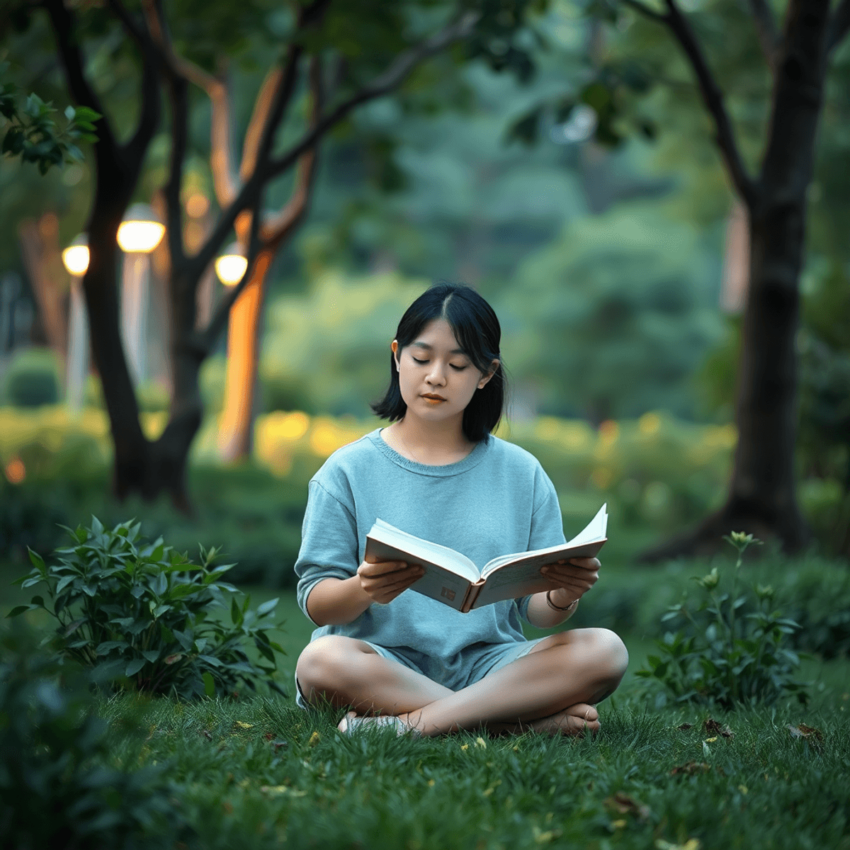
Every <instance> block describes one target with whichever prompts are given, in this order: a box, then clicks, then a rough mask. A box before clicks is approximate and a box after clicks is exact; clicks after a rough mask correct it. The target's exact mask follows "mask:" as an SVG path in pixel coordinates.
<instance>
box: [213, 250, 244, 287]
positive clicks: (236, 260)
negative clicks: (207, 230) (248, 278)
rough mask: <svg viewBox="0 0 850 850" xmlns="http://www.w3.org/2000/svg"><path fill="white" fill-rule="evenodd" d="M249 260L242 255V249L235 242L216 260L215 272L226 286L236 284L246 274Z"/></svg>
mask: <svg viewBox="0 0 850 850" xmlns="http://www.w3.org/2000/svg"><path fill="white" fill-rule="evenodd" d="M247 268H248V260H247V259H246V258H245V257H243V256H242V252H241V249H240V248H239V246H238V245H236V244H235V243H234V244H233V245H229V246H228V247H227V249H226V250H225V252H224V253H223V254H222V255H221V256H220V257H219V258H218V259H217V260H216V261H215V273H216V274H217V275H218V279H219V280H220V281H221V282H222V283H223V284H224V285H225V286H236V284H237V283H239V281H240V280H242V278H243V277H244V276H245V270H246V269H247Z"/></svg>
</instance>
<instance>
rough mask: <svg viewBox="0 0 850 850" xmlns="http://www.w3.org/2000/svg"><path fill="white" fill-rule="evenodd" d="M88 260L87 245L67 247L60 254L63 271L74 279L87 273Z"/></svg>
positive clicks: (89, 256)
mask: <svg viewBox="0 0 850 850" xmlns="http://www.w3.org/2000/svg"><path fill="white" fill-rule="evenodd" d="M90 258H91V255H90V254H89V246H88V245H69V246H68V247H67V248H66V249H65V250H64V251H63V252H62V263H63V265H64V266H65V270H66V271H67V272H68V274H71V275H74V276H75V277H82V276H83V275H84V274H85V273H86V272H87V271H88V269H89V260H90Z"/></svg>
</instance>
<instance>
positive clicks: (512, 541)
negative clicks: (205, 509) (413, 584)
mask: <svg viewBox="0 0 850 850" xmlns="http://www.w3.org/2000/svg"><path fill="white" fill-rule="evenodd" d="M378 517H380V518H381V519H383V520H385V521H386V522H389V523H390V524H391V525H394V526H396V527H397V528H400V529H402V530H403V531H407V532H409V533H410V534H415V535H416V536H417V537H423V538H426V539H428V540H432V541H434V542H435V543H440V544H442V545H443V546H449V547H451V548H452V549H455V550H457V551H458V552H462V553H463V554H464V555H466V556H467V557H468V558H471V559H472V561H474V562H475V563H476V564H477V565H478V566H479V567H482V566H484V564H486V563H487V561H489V560H491V559H492V558H495V557H498V556H499V555H505V554H508V553H512V552H524V551H526V550H528V549H541V548H543V547H548V546H555V545H557V544H559V543H563V542H564V533H563V526H562V521H561V511H560V507H559V505H558V498H557V495H556V493H555V488H554V486H553V485H552V482H551V481H550V480H549V478H548V476H547V475H546V473H545V472H544V471H543V469H542V467H541V466H540V464H539V463H538V462H537V460H536V459H535V458H534V457H533V456H532V455H530V454H529V453H528V452H526V451H525V450H524V449H521V448H519V447H518V446H515V445H513V444H511V443H507V442H505V441H504V440H501V439H499V438H497V437H493V436H491V437H489V438H488V439H487V440H485V441H483V442H480V443H478V444H476V446H475V448H474V449H473V450H472V452H471V453H470V454H469V455H467V456H466V457H465V458H464V459H463V460H461V461H458V462H457V463H453V464H449V465H447V466H426V465H423V464H420V463H416V462H414V461H411V460H408V459H407V458H405V457H403V456H402V455H400V454H399V453H398V452H396V451H395V450H394V449H392V448H391V447H390V446H389V445H387V443H385V442H384V440H383V438H382V437H381V436H380V429H377V430H375V431H373V432H372V433H370V434H367V435H366V436H365V437H362V438H361V439H359V440H357V441H356V442H354V443H351V444H350V445H348V446H345V447H343V448H341V449H339V450H338V451H336V452H334V454H332V455H331V456H330V457H329V458H328V460H327V461H326V462H325V464H324V465H323V466H322V468H321V469H320V470H319V471H318V472H317V473H316V475H315V476H314V477H313V479H312V480H311V481H310V486H309V499H308V503H307V511H306V514H305V516H304V525H303V528H302V540H301V551H300V553H299V556H298V560H297V562H296V564H295V572H296V573H297V575H298V579H299V580H298V604H299V605H300V606H301V610H302V611H304V613H305V614H307V605H306V602H307V597H308V596H309V595H310V591H311V590H312V589H313V588H314V587H315V585H316V584H317V583H318V582H320V581H322V580H323V579H326V578H338V579H347V578H350V577H351V576H353V575H354V574H355V573H356V572H357V568H358V566H359V565H360V564H361V562H362V561H363V553H364V549H365V544H366V534H367V533H368V532H369V529H370V528H371V527H372V525H373V523H374V522H375V520H376V519H377V518H378ZM528 599H529V597H525V598H523V599H520V600H506V601H504V602H497V603H495V604H494V605H487V606H485V607H483V608H480V609H476V610H473V611H470V612H469V613H468V614H461V613H459V612H457V611H455V610H453V609H451V608H449V607H448V606H446V605H443V604H441V603H440V602H436V601H435V600H432V599H429V598H428V597H425V596H422V595H421V594H419V593H416V592H414V591H413V590H406V591H405V592H404V593H402V594H401V595H400V596H398V597H396V598H395V599H394V600H393V601H392V602H390V603H389V604H387V605H381V604H378V603H372V605H371V606H370V607H369V608H367V609H366V611H364V612H363V613H362V614H361V615H360V616H359V617H358V618H357V619H356V620H354V621H353V622H351V623H346V624H344V625H329V626H321V627H320V628H317V629H316V630H315V631H314V632H313V637H312V640H315V639H316V638H318V637H321V636H322V635H329V634H336V635H345V636H348V637H352V638H357V639H359V640H365V641H369V642H370V643H374V644H378V645H380V646H384V647H388V648H392V649H394V650H396V651H398V652H400V653H402V654H404V655H407V656H408V657H414V656H415V657H416V659H417V663H418V666H419V667H420V669H423V672H425V673H426V675H428V676H429V677H430V678H432V679H434V680H435V681H438V682H441V683H443V684H445V685H446V686H447V687H452V683H453V682H457V681H460V680H462V679H463V676H464V675H465V673H466V670H465V669H464V668H465V667H466V666H467V665H468V664H469V663H470V660H469V659H470V653H469V651H468V650H470V649H472V650H475V649H476V648H484V647H482V644H483V645H492V644H504V643H514V642H517V641H523V640H525V638H524V636H523V633H522V629H521V626H520V616H522V617H524V618H525V617H527V609H528ZM307 616H309V614H307Z"/></svg>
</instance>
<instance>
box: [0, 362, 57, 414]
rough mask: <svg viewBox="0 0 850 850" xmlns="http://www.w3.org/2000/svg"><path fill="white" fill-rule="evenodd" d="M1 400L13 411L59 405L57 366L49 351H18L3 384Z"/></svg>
mask: <svg viewBox="0 0 850 850" xmlns="http://www.w3.org/2000/svg"><path fill="white" fill-rule="evenodd" d="M3 400H4V401H5V402H6V403H7V404H12V405H15V406H17V407H40V406H41V405H43V404H56V402H57V401H59V365H58V363H57V362H56V357H55V355H54V354H53V352H52V351H50V350H49V349H42V348H28V349H24V350H22V351H19V352H18V353H17V354H15V356H14V357H13V359H12V362H11V363H10V364H9V368H8V369H7V370H6V374H5V376H4V381H3Z"/></svg>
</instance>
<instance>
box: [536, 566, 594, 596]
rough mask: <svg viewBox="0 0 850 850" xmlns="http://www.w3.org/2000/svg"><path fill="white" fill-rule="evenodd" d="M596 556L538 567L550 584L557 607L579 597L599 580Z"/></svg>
mask: <svg viewBox="0 0 850 850" xmlns="http://www.w3.org/2000/svg"><path fill="white" fill-rule="evenodd" d="M600 566H602V565H601V564H600V562H599V559H598V558H571V559H570V560H569V561H555V562H554V563H552V564H546V566H544V567H541V568H540V572H541V574H542V575H543V576H544V577H545V578H547V579H548V580H549V581H550V582H551V584H552V591H556V590H557V591H560V592H559V593H557V594H554V593H553V601H554V603H555V604H556V605H558V606H559V607H566V606H567V605H569V604H570V603H571V602H574V601H576V600H578V599H581V597H582V596H584V594H585V593H587V591H588V590H590V588H591V587H593V585H594V584H596V582H597V581H598V580H599V567H600Z"/></svg>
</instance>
